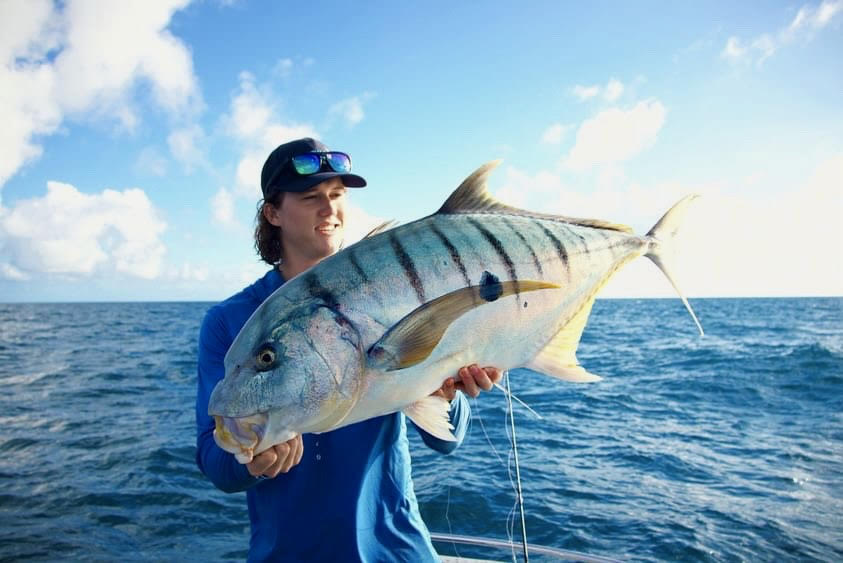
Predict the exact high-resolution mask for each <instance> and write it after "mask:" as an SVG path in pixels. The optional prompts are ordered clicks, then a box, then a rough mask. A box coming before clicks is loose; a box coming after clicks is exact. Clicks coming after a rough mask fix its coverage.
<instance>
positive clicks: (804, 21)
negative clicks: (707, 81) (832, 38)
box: [720, 0, 843, 66]
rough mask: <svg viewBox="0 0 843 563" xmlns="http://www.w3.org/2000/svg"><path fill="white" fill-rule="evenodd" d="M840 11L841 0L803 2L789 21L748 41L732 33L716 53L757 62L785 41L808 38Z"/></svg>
mask: <svg viewBox="0 0 843 563" xmlns="http://www.w3.org/2000/svg"><path fill="white" fill-rule="evenodd" d="M841 11H843V0H837V1H835V2H829V1H828V0H825V1H823V2H822V3H821V4H820V5H818V6H811V5H805V6H803V7H802V8H800V10H799V12H797V14H796V16H795V17H794V18H793V21H791V22H790V25H788V26H787V27H784V28H782V29H780V30H778V31H777V32H775V33H763V34H761V35H759V36H758V37H756V38H755V39H753V40H751V41H749V42H748V43H745V42H744V41H743V40H741V39H740V38H738V37H736V36H731V37H729V38H728V39H727V40H726V45H725V46H724V47H723V50H722V51H721V52H720V56H721V57H722V58H723V59H726V60H728V61H729V62H731V63H733V64H755V65H759V66H760V65H762V64H763V63H764V61H766V60H767V59H768V58H770V57H771V56H773V55H774V54H775V53H776V51H778V50H779V49H781V48H782V47H784V46H785V45H787V44H788V43H791V42H793V41H795V40H798V39H800V38H805V39H810V38H811V37H812V35H813V33H815V32H817V31H819V30H821V29H823V28H824V27H826V26H828V24H829V23H831V21H832V20H833V19H834V18H835V17H836V16H837V14H839V13H840V12H841Z"/></svg>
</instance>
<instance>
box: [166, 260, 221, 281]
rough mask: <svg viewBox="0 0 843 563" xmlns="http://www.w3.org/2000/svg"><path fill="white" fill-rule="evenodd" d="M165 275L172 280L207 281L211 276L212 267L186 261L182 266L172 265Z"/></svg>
mask: <svg viewBox="0 0 843 563" xmlns="http://www.w3.org/2000/svg"><path fill="white" fill-rule="evenodd" d="M164 277H165V278H166V279H168V280H171V281H180V282H205V281H208V279H209V277H210V269H209V268H208V266H207V265H204V264H203V265H200V266H195V265H193V264H191V263H190V262H185V263H184V264H182V265H181V266H180V267H170V268H169V269H168V270H167V273H166V275H165V276H164Z"/></svg>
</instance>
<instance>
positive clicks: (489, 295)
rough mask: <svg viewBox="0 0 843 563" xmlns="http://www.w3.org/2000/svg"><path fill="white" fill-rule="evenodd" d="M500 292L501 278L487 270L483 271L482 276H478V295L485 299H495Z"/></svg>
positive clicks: (501, 287) (501, 289) (501, 291)
mask: <svg viewBox="0 0 843 563" xmlns="http://www.w3.org/2000/svg"><path fill="white" fill-rule="evenodd" d="M502 294H503V286H502V285H501V280H499V279H498V277H497V276H496V275H495V274H492V273H490V272H489V271H485V272H483V277H482V278H480V297H482V298H483V299H484V300H485V301H495V300H496V299H497V298H498V297H500V296H501V295H502Z"/></svg>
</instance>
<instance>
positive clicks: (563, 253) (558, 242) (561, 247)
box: [534, 221, 568, 269]
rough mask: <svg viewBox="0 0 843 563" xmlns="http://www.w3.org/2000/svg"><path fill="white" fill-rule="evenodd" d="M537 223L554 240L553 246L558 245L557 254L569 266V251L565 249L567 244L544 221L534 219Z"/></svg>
mask: <svg viewBox="0 0 843 563" xmlns="http://www.w3.org/2000/svg"><path fill="white" fill-rule="evenodd" d="M534 222H535V224H536V225H538V226H539V227H540V228H541V230H542V231H544V234H545V235H547V238H549V239H550V240H551V241H553V246H555V247H556V254H558V255H559V258H560V259H561V260H562V263H563V264H564V265H565V268H566V269H567V268H568V252H567V251H566V250H565V246H564V245H563V244H562V241H561V240H559V239H558V238H557V237H556V235H554V234H553V233H552V232H551V230H550V229H548V228H547V227H546V226H544V224H543V223H541V222H539V221H534Z"/></svg>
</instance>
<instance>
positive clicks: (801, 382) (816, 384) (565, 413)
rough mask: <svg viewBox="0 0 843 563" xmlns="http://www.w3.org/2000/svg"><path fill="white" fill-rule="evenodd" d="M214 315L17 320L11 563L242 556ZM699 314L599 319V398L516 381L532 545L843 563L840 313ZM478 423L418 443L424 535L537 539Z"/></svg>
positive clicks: (502, 436)
mask: <svg viewBox="0 0 843 563" xmlns="http://www.w3.org/2000/svg"><path fill="white" fill-rule="evenodd" d="M209 305H210V304H208V303H196V302H193V303H102V304H100V303H97V304H82V303H77V304H0V560H2V561H12V560H14V561H17V560H35V561H39V560H40V561H57V560H100V561H112V560H115V561H116V560H120V561H148V560H162V561H164V560H197V561H219V560H238V559H243V558H244V557H245V555H246V551H247V546H248V527H249V525H248V515H247V513H246V505H245V495H244V494H242V493H240V494H233V495H229V494H224V493H222V492H220V491H217V490H216V489H214V487H213V486H212V485H211V484H210V482H208V481H207V480H206V479H205V478H204V477H203V476H202V475H201V474H200V473H199V471H198V469H197V468H196V465H195V463H194V449H195V448H194V439H195V438H194V432H195V429H194V418H193V408H194V395H195V385H196V374H195V371H196V342H197V333H198V327H199V324H200V322H201V320H202V317H203V315H204V313H205V311H206V310H207V308H208V307H209ZM692 305H693V306H694V309H695V311H696V312H697V314H698V316H699V317H700V321H701V322H702V324H703V326H704V328H705V330H706V336H705V337H699V336H698V334H697V331H696V328H695V327H694V325H693V322H692V320H691V319H690V317H689V316H688V314H687V313H686V312H685V310H684V308H683V307H682V305H681V303H680V301H679V300H678V299H669V300H668V299H665V300H661V299H646V300H644V299H642V300H609V299H606V300H598V301H597V303H596V304H595V306H594V310H593V312H592V315H591V319H590V321H589V324H588V326H587V327H586V331H585V333H584V335H583V339H582V344H581V346H580V349H579V353H578V356H579V359H580V362H581V363H582V364H583V365H584V366H585V367H586V369H588V370H589V371H591V372H593V373H596V374H599V375H602V376H604V379H603V380H602V381H600V382H598V383H592V384H581V385H578V384H570V383H564V382H560V381H557V380H554V379H551V378H548V377H545V376H542V375H539V374H536V373H533V372H530V371H527V370H513V371H512V372H511V373H510V378H511V379H510V382H511V387H512V391H513V393H514V394H515V395H516V396H517V397H518V398H520V399H521V400H522V401H524V402H525V403H527V404H528V405H529V406H530V407H531V408H532V409H533V410H534V411H535V412H536V413H537V415H538V416H537V415H534V414H532V413H531V412H530V411H528V410H527V409H526V408H524V407H522V406H520V405H519V404H518V403H515V404H514V412H513V414H514V418H515V427H516V436H517V442H518V455H519V458H520V464H519V465H520V473H521V482H522V487H523V495H524V508H525V513H526V530H527V535H528V538H529V541H530V542H531V543H535V544H542V545H548V546H553V547H557V548H562V549H567V550H575V551H579V552H584V553H589V554H592V555H598V556H603V557H610V558H616V559H622V560H628V561H840V560H843V298H810V299H694V300H692ZM472 409H473V418H472V424H471V428H470V431H469V435H468V437H467V439H466V441H465V443H464V444H463V445H462V447H461V448H460V449H458V450H457V451H456V452H455V453H454V454H452V455H450V456H440V455H438V454H435V453H433V452H431V451H430V450H427V449H426V448H425V447H424V445H423V444H422V442H421V440H420V439H418V437H417V436H416V435H415V432H414V431H412V430H411V431H410V434H411V443H410V446H411V450H412V452H413V475H414V482H415V488H416V492H417V495H418V498H419V503H420V507H421V512H422V516H423V517H424V519H425V521H426V522H427V524H428V527H429V528H430V529H431V530H432V531H436V532H452V533H454V534H463V535H473V536H484V537H492V538H499V539H507V538H508V537H512V538H513V539H514V540H515V541H517V542H520V538H521V533H520V520H518V519H517V513H516V512H514V507H515V498H516V495H515V492H514V488H513V487H514V485H513V479H514V465H513V461H512V458H513V456H512V451H511V447H510V437H509V433H508V428H509V421H508V418H507V406H506V400H505V398H504V396H503V394H502V393H500V392H499V391H494V392H491V393H484V394H482V395H481V397H480V398H478V399H477V400H474V401H472ZM539 416H540V417H541V418H539ZM513 517H515V518H513ZM437 547H438V548H440V552H442V553H446V554H458V555H462V556H487V557H488V556H493V557H502V558H503V560H507V559H509V558H511V555H510V553H508V552H498V553H496V554H490V553H489V552H485V553H484V552H482V550H478V549H477V548H470V547H466V546H461V545H453V544H448V543H445V544H439V545H437ZM516 554H517V555H519V556H520V553H519V552H516ZM531 559H535V560H541V559H542V558H540V557H535V558H533V557H531Z"/></svg>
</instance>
